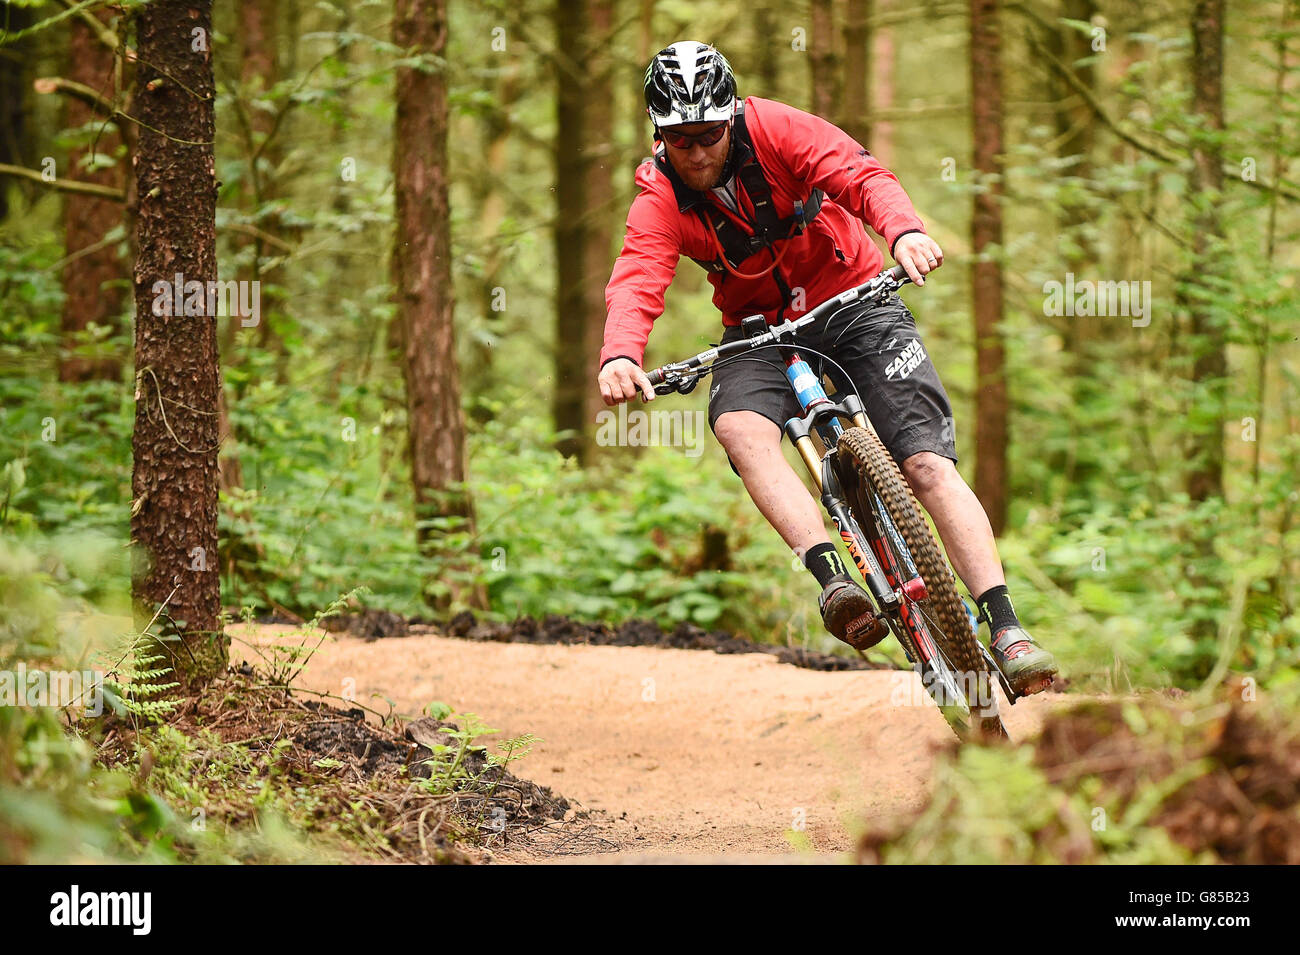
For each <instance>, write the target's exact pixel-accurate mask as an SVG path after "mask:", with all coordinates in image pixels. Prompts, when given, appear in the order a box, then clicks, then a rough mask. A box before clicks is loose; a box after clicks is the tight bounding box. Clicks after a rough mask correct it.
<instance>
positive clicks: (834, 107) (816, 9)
mask: <svg viewBox="0 0 1300 955" xmlns="http://www.w3.org/2000/svg"><path fill="white" fill-rule="evenodd" d="M808 65H809V80H810V81H811V83H812V96H811V97H810V101H811V103H812V112H814V113H816V114H817V115H818V116H821V117H823V118H825V119H829V120H832V121H833V120H834V119H835V118H836V116H837V115H838V113H839V102H840V96H839V57H838V56H837V55H836V52H835V19H834V15H833V10H832V7H831V0H812V35H811V36H810V37H809V38H808Z"/></svg>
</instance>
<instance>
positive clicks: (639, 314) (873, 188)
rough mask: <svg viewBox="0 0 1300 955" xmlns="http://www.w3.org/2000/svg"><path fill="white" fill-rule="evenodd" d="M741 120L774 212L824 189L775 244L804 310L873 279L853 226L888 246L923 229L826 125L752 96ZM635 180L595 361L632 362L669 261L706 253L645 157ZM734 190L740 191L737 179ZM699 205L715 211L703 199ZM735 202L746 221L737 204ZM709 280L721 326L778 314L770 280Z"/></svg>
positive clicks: (754, 266) (691, 221) (872, 262)
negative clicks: (813, 213)
mask: <svg viewBox="0 0 1300 955" xmlns="http://www.w3.org/2000/svg"><path fill="white" fill-rule="evenodd" d="M745 125H746V127H747V129H748V131H749V136H750V139H751V141H752V142H753V144H754V154H755V157H756V158H757V160H758V163H759V165H760V166H761V167H762V169H763V174H764V177H765V178H766V179H767V182H768V184H769V185H770V187H771V189H772V200H773V204H774V205H775V207H776V211H777V213H778V214H779V215H780V216H782V217H785V216H789V215H791V214H793V212H794V202H795V200H796V199H798V200H800V201H804V200H806V199H807V198H808V195H809V193H810V192H811V191H812V190H813V189H814V188H820V189H822V190H823V191H824V192H825V194H826V196H825V199H824V200H823V202H822V206H821V211H820V213H819V214H818V215H817V217H816V218H815V219H813V220H812V221H811V222H810V223H809V224H808V227H807V229H806V230H805V231H804V232H803V233H802V234H800V235H796V236H794V237H793V238H790V239H786V240H784V241H781V242H778V243H777V245H776V251H778V252H779V251H780V250H781V248H782V246H783V245H785V244H786V243H790V244H791V247H790V248H789V249H788V250H787V251H786V253H785V256H784V257H783V258H782V259H781V263H780V264H779V265H778V266H777V271H778V272H779V273H780V279H781V281H783V282H784V283H785V285H786V286H787V287H788V288H790V289H799V288H802V289H803V290H804V295H803V298H804V305H803V307H804V310H807V309H811V308H813V307H815V306H817V305H819V304H821V303H822V302H824V301H825V300H826V299H828V298H830V297H831V296H833V295H837V294H839V293H840V292H842V291H844V290H845V289H847V288H850V287H852V286H854V285H860V284H862V283H863V282H865V281H867V280H868V279H870V278H872V277H873V276H875V275H876V274H877V273H879V272H880V269H881V267H882V265H883V264H884V263H883V259H882V257H881V254H880V250H879V249H877V248H876V246H875V244H874V243H873V242H872V241H871V240H870V239H869V238H867V234H866V232H865V231H863V229H862V227H861V225H859V223H858V221H857V220H859V219H860V220H862V221H864V222H866V223H868V224H869V225H870V226H871V227H872V228H873V229H875V231H876V232H878V233H879V234H880V235H881V236H883V237H884V239H885V241H886V242H887V243H888V245H889V248H890V249H891V250H892V249H893V248H894V243H895V241H897V239H898V237H899V236H901V235H903V234H905V233H907V232H924V231H925V226H924V225H923V224H922V223H921V220H920V218H918V217H917V214H916V210H915V209H913V208H912V203H911V200H909V199H908V198H907V193H905V192H904V191H903V187H902V186H901V185H899V183H898V179H897V178H895V176H894V174H893V173H892V172H890V171H889V170H888V169H886V168H885V167H884V166H882V165H881V164H880V163H879V162H877V161H876V160H875V158H874V157H872V156H871V155H870V154H869V153H868V152H867V151H866V150H865V149H863V148H862V147H861V146H860V145H859V144H858V143H856V142H854V140H853V139H852V138H851V137H850V136H849V135H848V134H846V133H845V132H843V131H842V130H840V129H839V128H837V127H836V126H833V125H831V124H830V123H828V122H826V121H825V120H824V119H821V118H820V117H818V116H814V115H812V114H811V113H805V112H803V111H802V110H798V109H795V108H794V107H792V106H786V105H785V104H784V103H777V102H775V101H773V100H766V99H759V98H758V97H756V96H751V97H749V98H748V99H746V100H745ZM659 148H660V149H662V148H663V147H662V145H660V146H659ZM636 183H637V185H638V186H639V187H640V189H641V192H640V193H639V194H638V195H637V197H636V199H634V200H633V202H632V208H631V210H630V211H629V212H628V215H627V232H626V234H625V235H624V237H623V250H622V251H621V252H620V253H619V256H618V261H617V262H615V263H614V272H613V274H612V275H611V276H610V279H609V285H608V286H606V288H605V305H606V308H607V310H608V315H607V318H606V320H605V347H604V348H603V349H602V350H601V353H600V364H601V365H602V366H603V365H604V364H605V363H606V362H607V361H609V360H610V359H612V358H617V357H619V356H625V357H628V358H631V359H633V360H634V361H635V362H636V363H637V364H638V365H640V364H642V362H643V360H644V358H645V345H646V340H647V339H648V338H649V337H650V328H651V326H653V325H654V322H655V319H656V318H658V317H659V316H660V315H661V314H663V310H664V290H665V289H667V288H668V284H669V283H670V282H672V280H673V276H674V275H675V274H676V272H677V259H678V257H679V256H681V255H686V256H689V257H691V258H694V259H702V260H711V259H714V258H715V257H716V256H717V248H716V246H715V245H714V243H713V237H712V234H711V231H710V229H709V227H708V226H706V225H705V224H704V223H703V222H702V221H701V220H700V218H699V216H698V215H696V213H695V212H693V211H691V210H687V211H686V212H682V211H680V210H679V207H678V203H677V199H676V197H675V195H674V193H673V187H672V183H671V182H670V181H669V179H668V177H667V176H665V175H664V174H663V173H661V172H660V171H659V170H657V169H656V168H655V165H654V163H653V162H652V161H651V160H648V159H647V160H646V161H645V162H643V163H641V165H640V166H638V167H637V170H636ZM737 189H738V191H740V192H741V194H742V196H743V195H744V190H743V188H741V187H740V186H739V181H738V180H737ZM704 198H705V201H707V202H711V203H713V204H714V205H715V206H717V207H718V208H724V207H723V206H722V204H721V203H720V202H718V200H717V198H716V197H715V196H714V195H713V194H712V193H711V192H706V193H705V194H704ZM741 207H742V208H743V209H745V210H746V212H747V213H748V214H752V205H750V204H749V203H748V201H747V197H746V198H742V200H741ZM855 216H856V217H857V218H856V219H855V218H854V217H855ZM733 218H735V217H734V216H733ZM742 228H744V229H745V232H746V233H751V234H752V233H753V231H754V230H753V228H752V227H748V225H744V226H742ZM771 262H772V255H771V253H770V252H769V251H767V250H763V251H760V252H758V253H757V254H755V255H753V256H750V258H748V259H747V260H745V261H744V262H742V263H740V265H739V267H738V269H737V271H739V272H743V273H755V272H759V271H761V270H762V269H764V268H765V267H766V266H767V265H769V264H770V263H771ZM709 282H711V283H712V284H713V288H714V292H713V304H714V305H716V306H717V307H718V309H719V310H720V311H721V312H722V322H723V324H724V325H739V324H740V321H741V319H742V318H745V317H746V316H748V315H755V314H758V313H759V312H762V313H763V315H764V316H766V318H767V320H768V322H769V323H772V322H778V321H782V320H783V319H784V318H786V317H789V316H787V315H782V314H780V313H781V312H782V310H783V308H784V307H785V306H786V304H787V303H786V302H785V300H784V297H783V295H782V291H781V287H780V284H779V283H778V280H777V278H775V277H773V276H772V275H766V276H764V277H762V278H758V279H742V278H737V277H735V276H733V275H730V274H724V273H713V272H710V273H709ZM795 304H796V305H797V304H798V303H797V302H796V303H795Z"/></svg>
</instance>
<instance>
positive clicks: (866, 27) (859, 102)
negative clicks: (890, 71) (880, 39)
mask: <svg viewBox="0 0 1300 955" xmlns="http://www.w3.org/2000/svg"><path fill="white" fill-rule="evenodd" d="M873 6H874V3H873V0H848V5H847V7H846V10H845V16H844V108H843V110H841V116H842V118H841V120H840V124H839V125H840V128H841V129H843V130H844V131H845V132H846V133H848V134H849V135H850V136H852V137H853V138H854V139H856V140H857V141H858V142H860V143H861V144H862V145H863V146H866V147H867V149H870V148H871V123H870V120H869V118H868V114H869V113H870V111H871V43H872V29H871V16H872V13H873V10H872V7H873Z"/></svg>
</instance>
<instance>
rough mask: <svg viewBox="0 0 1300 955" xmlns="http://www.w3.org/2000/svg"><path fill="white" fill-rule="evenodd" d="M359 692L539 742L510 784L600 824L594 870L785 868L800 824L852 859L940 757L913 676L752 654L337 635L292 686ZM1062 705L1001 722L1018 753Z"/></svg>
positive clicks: (364, 699) (909, 804)
mask: <svg viewBox="0 0 1300 955" xmlns="http://www.w3.org/2000/svg"><path fill="white" fill-rule="evenodd" d="M294 632H295V631H294V628H291V627H277V626H265V625H263V626H251V627H250V626H247V625H239V626H236V627H233V628H230V633H231V634H232V636H234V637H235V638H236V641H235V645H234V648H233V651H234V654H235V655H236V656H239V655H243V656H245V657H247V658H250V659H256V657H255V655H254V654H252V653H250V652H248V651H247V649H246V647H244V646H243V645H242V644H241V642H240V641H241V640H243V641H252V642H257V643H263V642H274V641H275V640H276V639H281V640H282V639H284V637H285V636H286V635H288V634H290V633H294ZM299 639H300V638H299ZM294 642H295V643H296V642H298V640H294ZM241 651H242V654H241ZM349 680H350V681H355V682H354V684H352V685H351V689H352V695H353V697H354V698H355V699H356V700H358V701H359V702H361V703H365V704H367V705H370V706H373V707H374V708H376V709H379V710H381V711H383V710H386V708H387V705H386V704H385V703H384V702H383V701H384V699H388V700H391V701H392V702H393V704H394V705H395V707H396V709H397V712H399V713H401V714H404V715H413V714H418V713H419V712H420V709H421V708H422V707H423V706H424V705H425V704H426V703H429V702H430V701H433V700H438V701H441V702H444V703H447V704H448V705H450V706H453V707H455V708H456V709H457V710H458V711H460V712H471V713H474V714H477V715H478V716H479V717H480V718H481V719H482V720H483V721H484V722H485V723H486V724H487V725H488V726H491V727H493V728H496V729H499V730H501V736H500V737H498V738H500V739H505V738H507V737H510V736H517V735H520V734H523V733H533V734H535V735H536V736H538V737H541V739H542V740H543V741H544V742H542V743H540V744H538V745H537V746H535V747H534V749H533V752H532V754H531V755H530V756H528V757H527V758H526V759H525V760H523V761H522V762H520V763H517V764H516V766H515V768H516V771H517V772H518V773H519V774H520V775H522V776H525V777H527V778H529V779H532V780H533V781H535V782H538V783H541V784H544V785H547V786H551V787H552V788H554V789H555V790H556V791H558V792H561V793H563V794H564V795H565V796H567V797H569V798H570V799H573V800H576V801H577V802H579V803H581V804H582V805H583V806H584V807H586V808H589V809H598V810H604V811H605V813H607V814H608V819H609V821H608V825H607V826H603V827H602V830H601V832H600V835H601V838H602V839H603V840H605V841H604V843H603V845H604V847H605V849H606V851H607V852H609V853H611V854H612V857H611V855H604V856H602V861H616V860H617V859H619V858H622V857H625V856H628V855H635V856H637V857H638V860H637V861H652V860H653V859H654V858H656V857H663V856H670V857H678V856H683V855H689V856H705V857H713V856H727V857H734V856H736V855H737V854H739V855H747V856H759V857H772V856H776V855H781V854H789V853H791V852H793V851H794V846H793V845H792V842H791V839H790V837H789V833H790V830H792V829H795V828H798V826H799V824H800V823H802V826H803V829H804V833H803V834H804V835H806V837H807V843H808V845H810V846H811V848H812V849H813V850H815V851H816V852H817V853H821V854H826V853H839V852H843V851H846V850H848V849H849V848H850V847H851V846H852V844H853V833H854V832H855V831H856V830H857V829H858V828H859V827H860V826H861V825H862V820H863V819H864V818H866V817H868V816H874V817H877V818H880V817H887V816H890V815H893V814H895V813H899V812H903V811H906V810H909V809H912V808H915V807H916V806H917V805H918V804H919V803H920V802H921V801H922V800H923V798H924V795H925V792H926V786H927V785H928V780H929V776H930V765H931V762H932V760H933V758H934V756H933V752H932V750H933V745H934V744H936V743H942V742H943V741H945V740H946V739H947V738H948V734H949V730H948V728H947V726H946V725H945V723H944V722H943V719H942V717H941V716H940V715H939V713H938V711H937V710H935V709H934V707H933V705H932V704H930V703H929V702H928V700H926V699H924V691H923V690H922V689H921V686H920V683H919V681H918V680H917V678H916V677H915V675H913V674H911V673H900V672H894V671H881V670H866V671H854V672H843V673H827V672H820V671H814V670H806V669H801V668H798V667H793V666H789V665H786V664H782V663H779V662H777V661H776V660H775V659H774V658H773V657H772V656H770V655H766V654H757V653H745V654H734V655H720V654H715V653H709V652H703V651H697V650H670V649H661V648H656V647H599V646H563V645H553V644H549V645H535V644H521V643H482V642H475V641H468V640H460V639H451V638H446V637H440V636H432V635H422V636H410V637H406V638H402V639H388V640H377V641H373V642H365V641H362V640H359V639H357V638H354V637H349V636H346V635H339V636H337V637H331V638H330V639H328V640H326V642H325V644H324V645H323V646H322V647H321V649H320V651H318V652H317V654H316V656H315V657H314V658H313V659H312V661H311V663H310V665H309V667H308V669H307V670H306V672H305V673H304V674H303V675H302V676H300V677H299V679H298V681H297V684H296V685H299V686H304V687H308V688H311V689H315V690H320V691H323V692H328V693H335V694H341V693H343V691H344V689H345V688H346V687H348V686H349V684H348V683H346V682H345V681H349ZM372 694H373V698H372ZM1064 700H1065V697H1064V696H1062V695H1059V694H1044V695H1040V696H1038V697H1034V698H1032V699H1029V700H1023V701H1021V702H1020V703H1019V704H1017V705H1016V706H1015V707H1010V708H1008V707H1005V706H1004V708H1003V709H1004V712H1007V724H1008V728H1009V730H1010V732H1011V734H1012V736H1013V737H1014V738H1023V737H1024V736H1025V735H1027V734H1030V733H1033V732H1034V731H1036V730H1037V728H1038V726H1039V725H1040V724H1041V722H1042V718H1043V716H1044V715H1045V713H1046V712H1047V710H1048V709H1049V708H1050V707H1052V706H1054V705H1059V704H1060V703H1062V702H1063V701H1064ZM510 855H511V854H509V853H507V856H510ZM513 858H515V859H517V860H518V861H525V860H526V858H527V854H526V853H515V854H513Z"/></svg>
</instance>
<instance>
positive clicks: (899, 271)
mask: <svg viewBox="0 0 1300 955" xmlns="http://www.w3.org/2000/svg"><path fill="white" fill-rule="evenodd" d="M889 277H890V278H891V279H893V280H894V281H895V282H907V281H909V279H908V277H907V269H905V268H903V267H902V266H901V265H895V266H894V267H893V268H892V269H890V270H889Z"/></svg>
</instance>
